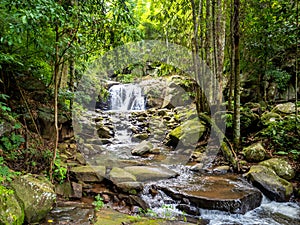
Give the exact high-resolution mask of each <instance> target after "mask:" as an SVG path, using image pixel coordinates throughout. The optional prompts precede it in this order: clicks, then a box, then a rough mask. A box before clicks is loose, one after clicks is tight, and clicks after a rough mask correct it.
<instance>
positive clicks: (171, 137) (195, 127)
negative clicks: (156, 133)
mask: <svg viewBox="0 0 300 225" xmlns="http://www.w3.org/2000/svg"><path fill="white" fill-rule="evenodd" d="M205 130H206V127H205V126H204V124H203V123H202V122H201V121H199V120H198V118H195V119H192V120H188V121H186V122H184V123H183V124H182V125H180V126H178V127H176V128H175V129H174V130H172V131H171V132H170V133H169V134H168V137H167V141H166V145H168V146H173V147H176V146H177V145H178V144H179V143H182V144H183V146H191V145H195V144H196V143H197V142H198V140H199V139H200V138H201V137H202V135H203V133H204V132H205Z"/></svg>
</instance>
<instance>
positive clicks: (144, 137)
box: [132, 133, 149, 140]
mask: <svg viewBox="0 0 300 225" xmlns="http://www.w3.org/2000/svg"><path fill="white" fill-rule="evenodd" d="M148 137H149V135H148V134H147V133H140V134H135V135H133V136H132V139H133V140H136V139H139V140H146V139H148Z"/></svg>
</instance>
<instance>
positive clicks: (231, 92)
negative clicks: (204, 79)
mask: <svg viewBox="0 0 300 225" xmlns="http://www.w3.org/2000/svg"><path fill="white" fill-rule="evenodd" d="M233 11H234V10H233V0H231V3H230V37H229V40H230V47H231V51H229V52H230V78H229V93H228V111H233V107H232V102H233V91H234V47H233V46H234V39H233V33H234V31H233V13H234V12H233Z"/></svg>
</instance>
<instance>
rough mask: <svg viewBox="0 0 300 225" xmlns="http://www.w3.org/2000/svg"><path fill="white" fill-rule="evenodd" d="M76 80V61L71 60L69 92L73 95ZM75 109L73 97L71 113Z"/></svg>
mask: <svg viewBox="0 0 300 225" xmlns="http://www.w3.org/2000/svg"><path fill="white" fill-rule="evenodd" d="M74 78H75V61H74V60H70V83H69V90H70V92H71V93H74V90H75V89H74ZM72 109H73V97H71V99H70V111H72Z"/></svg>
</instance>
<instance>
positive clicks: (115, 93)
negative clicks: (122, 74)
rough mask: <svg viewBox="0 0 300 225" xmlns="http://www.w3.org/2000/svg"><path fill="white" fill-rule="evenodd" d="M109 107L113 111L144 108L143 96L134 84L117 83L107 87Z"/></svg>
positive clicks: (138, 87) (139, 88)
mask: <svg viewBox="0 0 300 225" xmlns="http://www.w3.org/2000/svg"><path fill="white" fill-rule="evenodd" d="M109 93H110V109H111V110H115V111H134V110H144V109H145V96H144V95H143V91H142V88H141V87H140V86H138V85H136V84H119V85H114V86H112V87H111V88H110V89H109Z"/></svg>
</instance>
